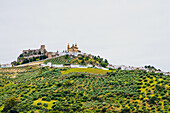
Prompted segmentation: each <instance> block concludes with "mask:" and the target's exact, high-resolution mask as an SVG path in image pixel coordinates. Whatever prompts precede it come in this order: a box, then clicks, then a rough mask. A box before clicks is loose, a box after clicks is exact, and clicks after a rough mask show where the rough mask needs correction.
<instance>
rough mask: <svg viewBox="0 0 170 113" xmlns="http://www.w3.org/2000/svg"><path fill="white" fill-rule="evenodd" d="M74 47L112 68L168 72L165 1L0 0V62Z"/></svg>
mask: <svg viewBox="0 0 170 113" xmlns="http://www.w3.org/2000/svg"><path fill="white" fill-rule="evenodd" d="M75 42H77V43H78V46H79V47H80V49H81V50H82V51H83V52H87V53H92V54H94V55H100V56H102V57H104V58H107V59H108V61H109V62H110V63H112V64H114V65H115V64H116V65H119V64H124V65H132V66H144V65H146V64H150V65H153V66H155V67H157V68H160V69H162V70H164V71H170V50H169V48H170V46H169V43H170V0H0V63H10V62H11V61H13V60H16V58H17V56H18V55H19V54H20V53H21V52H22V50H23V49H29V48H30V49H31V48H32V49H33V48H39V47H40V45H41V44H45V45H46V48H47V50H48V51H57V50H59V51H62V50H63V49H66V46H67V43H70V44H72V43H75Z"/></svg>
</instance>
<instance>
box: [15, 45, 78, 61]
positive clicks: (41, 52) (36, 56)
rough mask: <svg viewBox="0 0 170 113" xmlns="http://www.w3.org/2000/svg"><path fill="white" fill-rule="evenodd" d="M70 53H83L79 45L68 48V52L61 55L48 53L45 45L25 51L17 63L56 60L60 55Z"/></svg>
mask: <svg viewBox="0 0 170 113" xmlns="http://www.w3.org/2000/svg"><path fill="white" fill-rule="evenodd" d="M68 53H71V54H72V53H81V51H80V50H79V49H78V47H77V44H75V45H74V44H73V45H72V47H70V46H69V44H68V46H67V52H63V53H61V54H59V53H58V51H57V52H48V51H47V50H46V49H45V45H41V47H40V49H32V50H31V49H28V50H23V52H22V53H21V54H20V55H19V57H18V58H17V62H22V63H28V62H32V61H38V60H43V59H46V58H55V57H58V56H60V55H64V54H68Z"/></svg>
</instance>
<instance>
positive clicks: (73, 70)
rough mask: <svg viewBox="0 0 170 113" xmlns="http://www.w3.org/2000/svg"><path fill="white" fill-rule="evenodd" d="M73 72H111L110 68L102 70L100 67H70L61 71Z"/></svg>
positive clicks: (65, 72) (63, 72) (64, 72)
mask: <svg viewBox="0 0 170 113" xmlns="http://www.w3.org/2000/svg"><path fill="white" fill-rule="evenodd" d="M74 72H84V73H93V74H105V73H106V72H111V70H102V69H94V68H71V69H68V70H66V71H62V74H69V73H74Z"/></svg>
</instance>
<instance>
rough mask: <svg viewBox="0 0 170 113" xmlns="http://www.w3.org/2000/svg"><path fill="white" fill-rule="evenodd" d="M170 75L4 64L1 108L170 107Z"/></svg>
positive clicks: (108, 109) (120, 109)
mask: <svg viewBox="0 0 170 113" xmlns="http://www.w3.org/2000/svg"><path fill="white" fill-rule="evenodd" d="M67 59H68V58H67ZM58 62H59V61H58ZM169 81H170V76H169V75H168V76H165V75H162V74H156V73H153V72H151V73H150V72H146V71H142V70H131V71H122V70H113V71H111V70H107V71H106V70H100V69H92V68H87V69H69V68H61V69H55V68H48V67H46V68H39V67H22V68H4V69H0V112H4V113H6V112H11V113H12V112H15V113H17V112H24V113H25V112H30V113H34V112H35V113H38V112H39V113H43V112H44V113H46V112H51V113H52V112H56V113H57V112H80V111H82V112H121V113H128V112H137V113H138V112H141V113H143V112H144V113H147V112H148V113H149V112H158V113H162V112H163V113H168V112H169V104H170V103H169V101H170V96H169V93H170V82H169Z"/></svg>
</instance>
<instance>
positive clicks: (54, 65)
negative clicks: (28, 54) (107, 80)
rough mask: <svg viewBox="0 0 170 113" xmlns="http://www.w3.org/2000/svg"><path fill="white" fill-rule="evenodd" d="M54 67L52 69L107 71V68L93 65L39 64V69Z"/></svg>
mask: <svg viewBox="0 0 170 113" xmlns="http://www.w3.org/2000/svg"><path fill="white" fill-rule="evenodd" d="M47 66H48V67H54V68H63V67H68V68H97V69H103V70H109V69H108V68H104V67H99V66H94V67H93V65H90V64H88V65H75V64H52V63H51V62H48V63H47V64H41V67H47Z"/></svg>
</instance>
